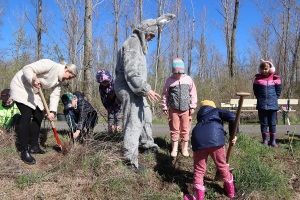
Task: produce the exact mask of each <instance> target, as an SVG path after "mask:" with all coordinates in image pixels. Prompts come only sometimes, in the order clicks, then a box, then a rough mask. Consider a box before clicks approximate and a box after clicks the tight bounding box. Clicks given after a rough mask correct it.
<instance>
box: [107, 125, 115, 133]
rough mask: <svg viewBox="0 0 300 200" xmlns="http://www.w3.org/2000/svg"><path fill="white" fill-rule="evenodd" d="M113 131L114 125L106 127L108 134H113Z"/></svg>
mask: <svg viewBox="0 0 300 200" xmlns="http://www.w3.org/2000/svg"><path fill="white" fill-rule="evenodd" d="M114 131H115V126H114V125H111V126H110V125H108V132H109V133H113V132H114Z"/></svg>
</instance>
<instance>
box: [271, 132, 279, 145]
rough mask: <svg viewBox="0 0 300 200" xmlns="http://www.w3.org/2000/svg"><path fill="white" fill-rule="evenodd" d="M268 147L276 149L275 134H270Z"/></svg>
mask: <svg viewBox="0 0 300 200" xmlns="http://www.w3.org/2000/svg"><path fill="white" fill-rule="evenodd" d="M270 145H271V146H272V147H274V148H278V145H277V144H276V133H270Z"/></svg>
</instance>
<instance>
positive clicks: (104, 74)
mask: <svg viewBox="0 0 300 200" xmlns="http://www.w3.org/2000/svg"><path fill="white" fill-rule="evenodd" d="M96 81H97V82H98V83H102V82H104V81H108V82H110V81H111V75H110V73H109V72H108V71H107V70H99V71H98V72H97V74H96Z"/></svg>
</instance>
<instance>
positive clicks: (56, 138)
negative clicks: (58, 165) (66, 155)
mask: <svg viewBox="0 0 300 200" xmlns="http://www.w3.org/2000/svg"><path fill="white" fill-rule="evenodd" d="M39 95H40V97H41V99H42V102H43V105H44V107H45V110H46V114H47V115H48V116H49V115H50V111H49V108H48V105H47V102H46V100H45V97H44V94H43V92H42V89H41V88H39ZM50 124H51V128H52V130H53V133H54V138H55V140H56V142H57V144H58V147H59V148H60V150H61V151H62V150H63V148H62V145H61V141H60V140H59V138H58V133H57V131H56V127H55V124H54V122H53V121H50Z"/></svg>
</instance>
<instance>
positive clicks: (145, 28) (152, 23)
mask: <svg viewBox="0 0 300 200" xmlns="http://www.w3.org/2000/svg"><path fill="white" fill-rule="evenodd" d="M175 17H176V15H174V14H163V15H162V16H160V17H158V18H156V19H146V20H144V21H142V22H141V24H139V25H137V26H136V27H135V30H138V31H141V32H143V33H146V34H153V35H156V34H157V31H158V26H162V25H164V24H166V23H168V22H169V21H170V20H172V19H174V18H175Z"/></svg>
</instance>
